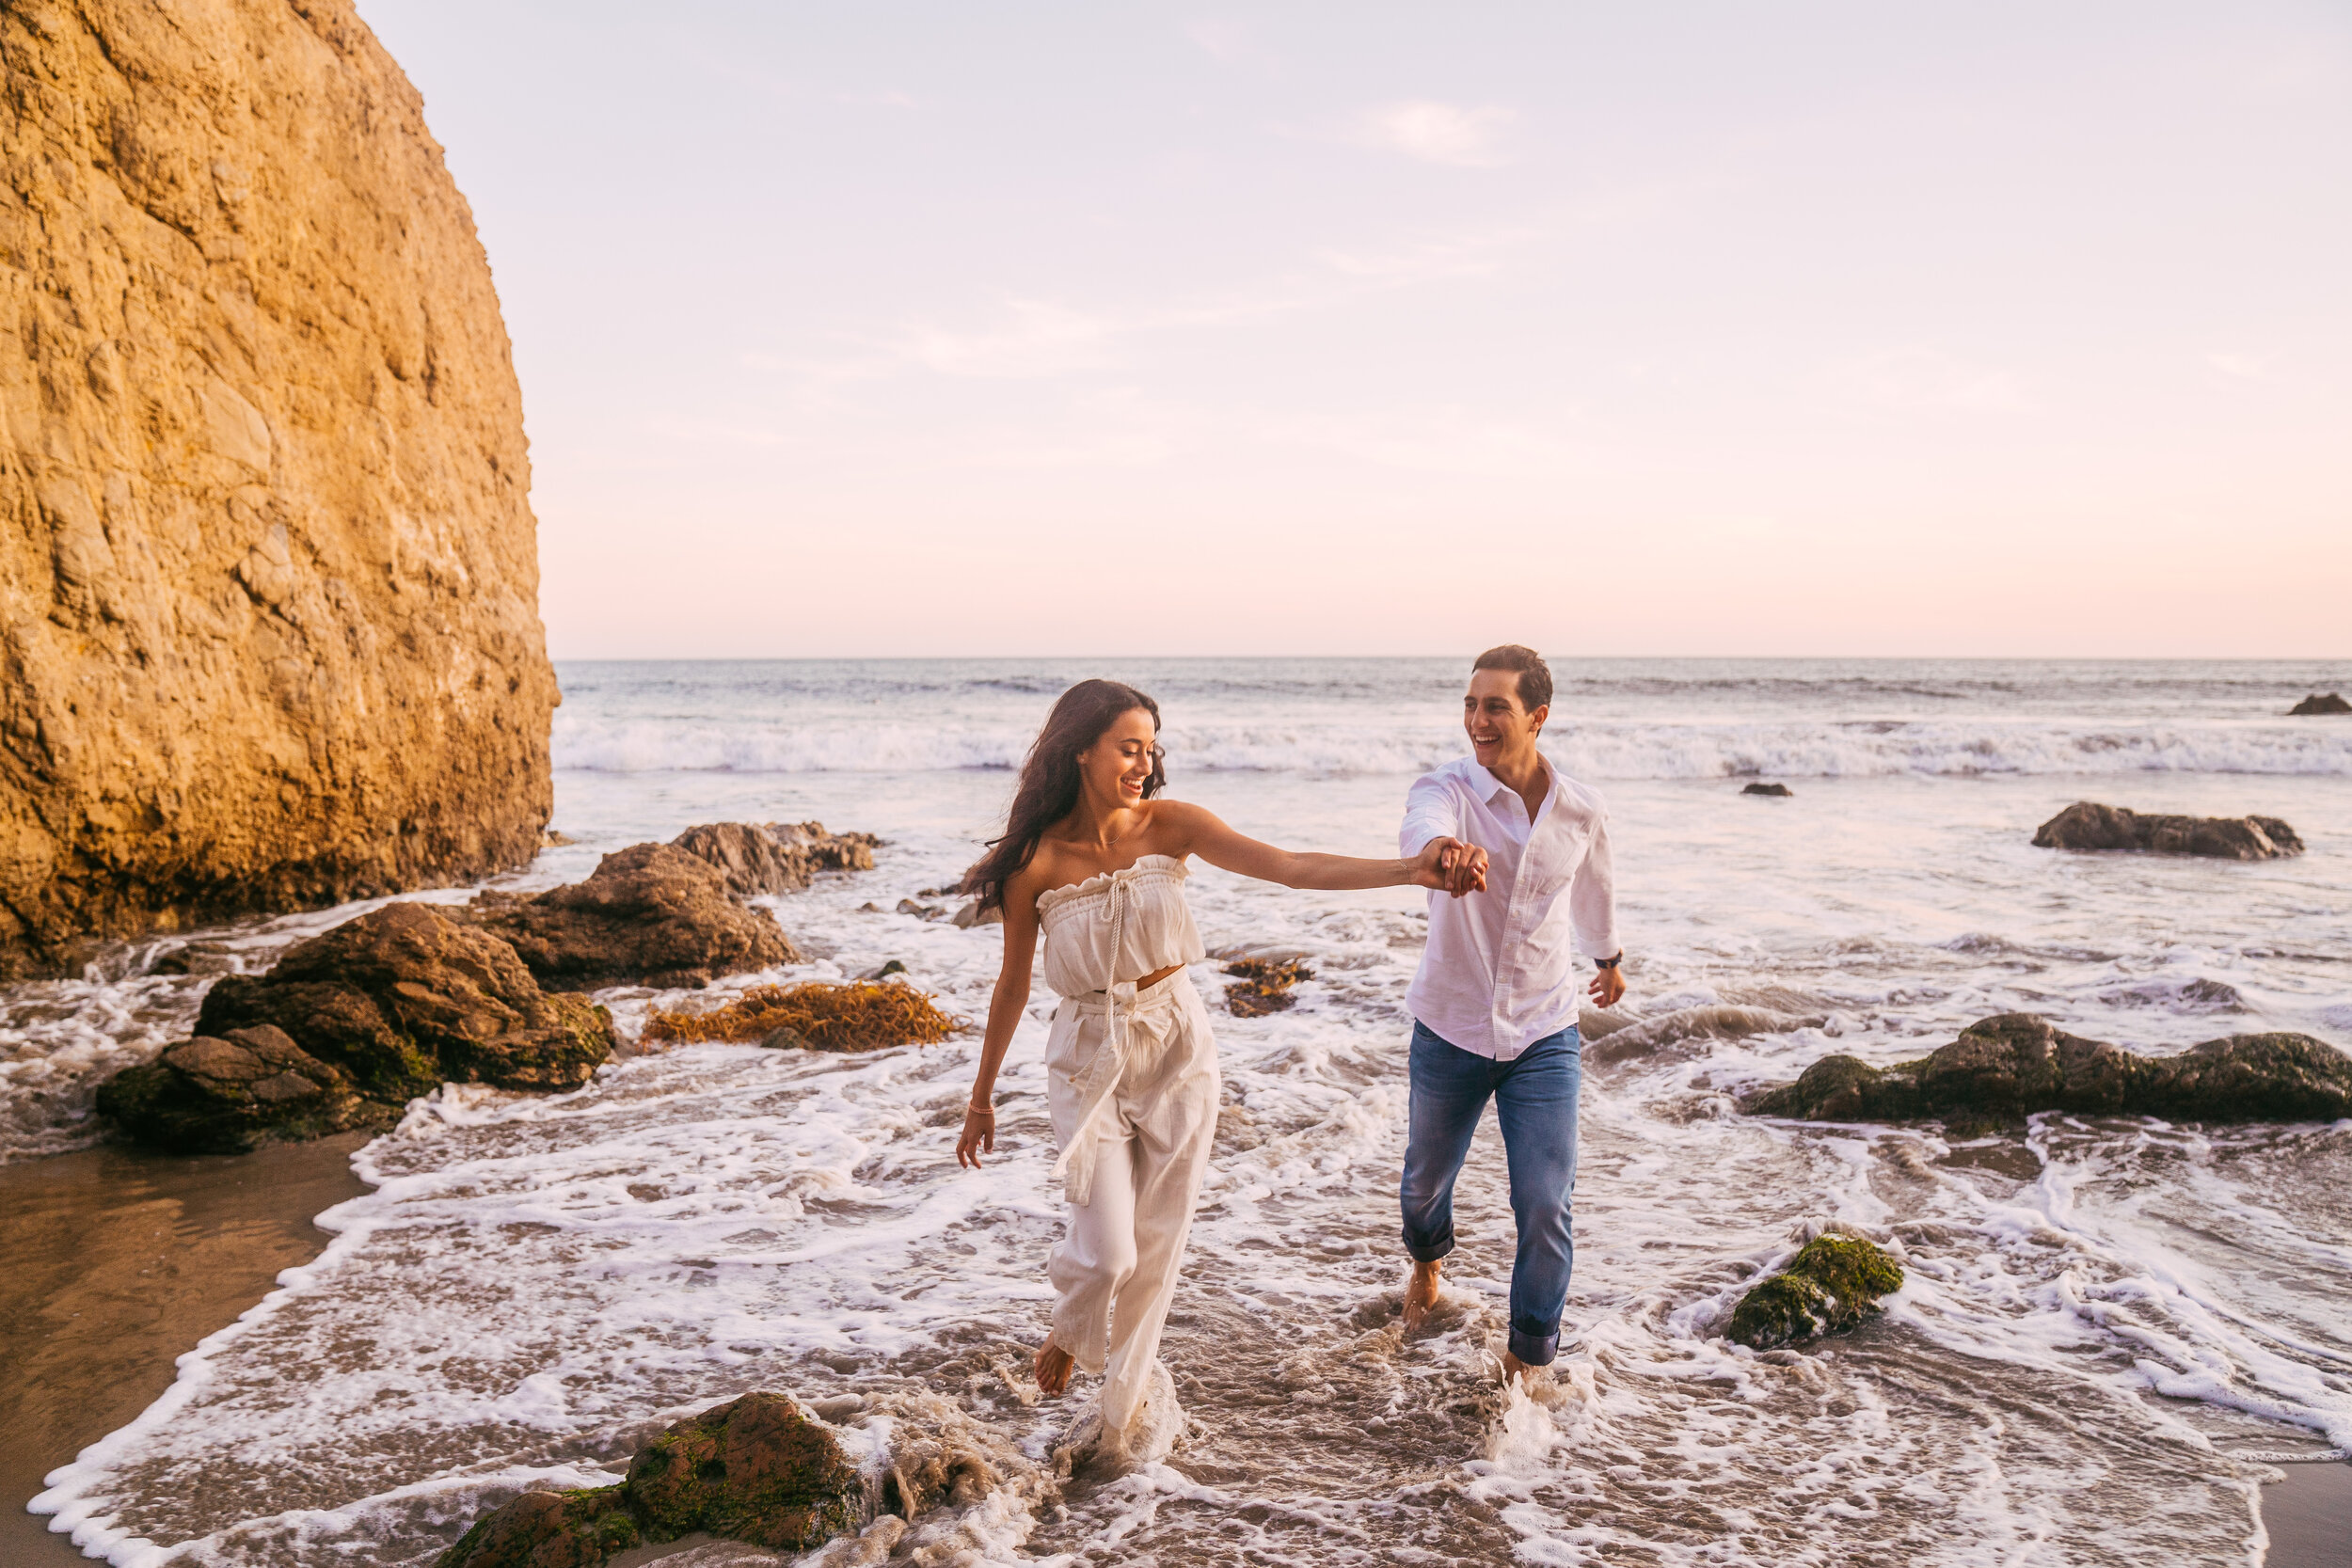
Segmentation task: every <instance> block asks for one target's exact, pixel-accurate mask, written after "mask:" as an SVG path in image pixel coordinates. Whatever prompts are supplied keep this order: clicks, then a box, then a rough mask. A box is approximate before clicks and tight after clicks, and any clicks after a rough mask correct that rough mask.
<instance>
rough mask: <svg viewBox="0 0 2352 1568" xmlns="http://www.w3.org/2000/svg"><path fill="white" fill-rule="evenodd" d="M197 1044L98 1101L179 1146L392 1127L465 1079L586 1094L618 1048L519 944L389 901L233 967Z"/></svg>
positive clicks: (608, 1028) (217, 1148)
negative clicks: (538, 975)
mask: <svg viewBox="0 0 2352 1568" xmlns="http://www.w3.org/2000/svg"><path fill="white" fill-rule="evenodd" d="M196 1036H197V1037H196V1038H194V1039H191V1040H188V1041H186V1042H184V1043H183V1044H180V1045H176V1046H173V1047H171V1048H170V1049H169V1050H167V1051H166V1052H165V1053H163V1054H162V1055H161V1056H159V1057H157V1058H156V1059H155V1060H154V1061H152V1062H148V1063H145V1064H143V1065H141V1066H139V1067H135V1068H130V1069H125V1070H124V1071H122V1072H119V1073H117V1074H116V1075H115V1076H114V1077H113V1078H112V1079H110V1080H108V1081H107V1082H106V1084H105V1085H103V1086H102V1087H101V1088H100V1089H99V1091H98V1108H99V1110H100V1112H101V1113H102V1114H103V1115H106V1116H108V1117H113V1118H114V1119H115V1121H117V1122H118V1123H119V1125H121V1127H122V1128H123V1129H124V1131H126V1132H130V1133H131V1134H132V1135H133V1136H135V1137H137V1138H139V1139H141V1140H143V1141H146V1142H150V1143H153V1144H156V1145H158V1146H160V1147H162V1148H168V1149H172V1150H174V1151H176V1152H179V1153H187V1154H196V1153H236V1152H241V1151H243V1150H246V1149H249V1148H255V1147H257V1146H259V1145H261V1144H263V1143H269V1142H282V1141H288V1140H292V1139H296V1138H310V1137H319V1136H322V1135H324V1134H325V1133H327V1132H340V1131H342V1129H344V1128H348V1127H363V1126H373V1127H382V1126H389V1125H390V1124H391V1123H393V1122H395V1121H397V1120H398V1119H399V1118H400V1113H401V1109H402V1107H404V1106H405V1104H406V1103H407V1102H408V1101H410V1100H411V1099H413V1098H414V1097H416V1096H418V1095H421V1094H427V1093H430V1092H431V1091H432V1090H433V1088H434V1087H435V1086H436V1085H439V1084H442V1083H445V1082H448V1081H450V1080H457V1081H460V1082H466V1083H483V1084H495V1085H499V1086H501V1087H502V1088H510V1089H540V1090H548V1089H571V1088H578V1087H579V1086H580V1085H582V1084H585V1083H586V1082H588V1080H589V1078H590V1077H591V1076H593V1075H594V1073H595V1072H596V1068H597V1066H598V1064H600V1063H602V1062H603V1061H605V1060H606V1059H607V1058H608V1057H610V1056H611V1054H612V1045H613V1039H614V1037H613V1033H612V1019H611V1017H610V1016H609V1015H608V1014H606V1012H605V1010H604V1009H603V1008H602V1007H599V1006H596V1004H595V1003H593V1002H591V1001H589V1000H588V999H587V998H586V997H584V996H580V995H577V994H573V993H568V992H556V993H553V994H549V993H548V992H545V991H542V990H540V989H539V986H538V984H537V982H535V981H533V980H532V977H531V974H530V972H529V971H527V970H526V969H524V968H523V965H522V962H521V960H520V959H518V958H516V956H515V950H514V949H513V948H511V947H509V946H507V945H506V943H504V942H500V941H498V940H497V939H496V938H494V937H490V936H487V935H485V934H484V933H482V932H480V931H475V930H470V929H469V928H468V927H465V926H462V925H460V924H458V923H457V922H456V921H453V920H452V919H450V918H449V916H448V915H447V914H445V913H444V912H442V911H440V910H438V909H436V908H435V907H433V906H432V905H429V904H413V903H400V904H387V905H385V906H384V907H383V908H382V909H380V910H375V911H371V912H369V913H367V914H363V915H361V916H360V917H359V918H358V919H357V920H352V921H346V922H345V923H344V924H342V925H341V926H338V927H335V928H334V929H333V930H331V931H328V932H326V934H325V935H323V936H316V937H312V938H311V939H310V941H308V942H301V943H298V944H297V945H295V946H294V947H293V948H290V949H289V950H288V951H287V953H286V956H285V957H284V958H281V959H279V960H278V966H277V967H276V968H275V969H272V970H271V971H270V972H269V973H268V974H264V975H259V976H255V975H241V974H229V975H223V976H222V977H221V978H220V979H219V980H218V981H216V982H215V984H214V986H213V989H212V990H210V991H208V992H206V993H205V997H204V1006H203V1008H202V1010H201V1011H200V1012H199V1013H198V1014H197V1020H196Z"/></svg>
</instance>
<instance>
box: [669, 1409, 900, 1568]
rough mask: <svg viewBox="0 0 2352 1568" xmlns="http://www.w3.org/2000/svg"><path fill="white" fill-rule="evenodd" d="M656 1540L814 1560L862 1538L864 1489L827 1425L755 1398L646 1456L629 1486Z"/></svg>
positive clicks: (716, 1413)
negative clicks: (735, 1546)
mask: <svg viewBox="0 0 2352 1568" xmlns="http://www.w3.org/2000/svg"><path fill="white" fill-rule="evenodd" d="M623 1491H624V1492H625V1493H626V1494H627V1496H628V1502H629V1507H630V1509H631V1510H632V1512H634V1513H636V1515H637V1517H638V1518H639V1519H640V1520H641V1521H642V1522H643V1523H644V1528H645V1534H646V1536H647V1538H648V1539H650V1540H656V1541H667V1540H675V1539H676V1538H677V1537H678V1536H681V1535H684V1534H686V1533H687V1532H688V1531H690V1530H707V1531H708V1532H709V1533H710V1534H712V1535H722V1536H724V1537H726V1538H727V1539H728V1540H730V1541H747V1542H750V1543H751V1544H753V1545H755V1546H775V1547H782V1548H786V1549H789V1550H793V1551H805V1550H807V1549H808V1548H809V1547H811V1546H817V1545H821V1544H824V1543H825V1542H826V1541H829V1540H831V1539H832V1538H833V1537H834V1536H835V1535H837V1534H839V1533H840V1532H841V1531H843V1530H844V1529H848V1528H853V1527H854V1526H855V1525H856V1523H857V1519H858V1514H859V1511H860V1507H861V1503H862V1499H863V1497H864V1494H865V1489H864V1487H863V1485H862V1484H861V1483H860V1481H859V1480H858V1473H857V1467H856V1466H855V1465H851V1464H850V1460H849V1457H848V1456H847V1455H846V1454H844V1453H843V1452H842V1451H841V1445H840V1444H839V1442H838V1441H836V1440H835V1439H834V1435H833V1433H831V1432H830V1431H829V1430H827V1429H826V1428H825V1427H824V1425H823V1424H821V1423H820V1422H818V1421H815V1420H812V1419H811V1418H809V1417H807V1416H806V1415H804V1414H803V1412H802V1410H801V1407H800V1406H799V1405H798V1404H797V1403H795V1402H793V1401H792V1399H791V1398H790V1397H788V1396H787V1395H784V1394H770V1393H755V1394H746V1395H744V1396H743V1397H742V1398H741V1399H739V1400H733V1401H730V1402H727V1403H725V1404H723V1405H719V1406H717V1407H716V1408H714V1409H710V1410H706V1411H704V1412H702V1414H700V1415H698V1416H691V1417H689V1418H686V1419H685V1420H683V1421H680V1422H678V1423H677V1424H676V1425H675V1426H673V1427H672V1428H670V1429H669V1431H667V1432H665V1433H662V1434H661V1435H660V1436H659V1437H657V1438H655V1439H654V1440H653V1441H652V1442H651V1443H648V1444H647V1445H646V1446H645V1447H644V1448H643V1449H639V1450H638V1453H637V1457H636V1458H635V1459H633V1460H631V1461H630V1462H629V1466H628V1481H627V1482H626V1483H625V1485H624V1486H623Z"/></svg>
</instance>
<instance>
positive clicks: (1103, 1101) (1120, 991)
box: [1054, 970, 1190, 1209]
mask: <svg viewBox="0 0 2352 1568" xmlns="http://www.w3.org/2000/svg"><path fill="white" fill-rule="evenodd" d="M1187 984H1190V981H1189V980H1188V979H1187V978H1186V977H1185V975H1184V971H1182V970H1178V971H1177V972H1176V973H1175V974H1171V975H1169V976H1168V978H1167V979H1165V980H1155V981H1153V982H1152V984H1151V985H1149V986H1147V987H1145V988H1144V989H1143V990H1136V983H1135V982H1134V981H1133V980H1121V981H1120V983H1119V984H1117V985H1115V986H1112V987H1110V988H1109V989H1108V990H1089V991H1082V992H1080V993H1079V994H1078V995H1076V996H1065V997H1063V998H1062V1006H1066V1007H1074V1008H1076V1009H1077V1010H1078V1011H1079V1012H1080V1013H1098V1014H1101V1015H1102V1016H1103V1021H1104V1022H1103V1043H1102V1044H1101V1045H1099V1046H1097V1047H1096V1048H1095V1052H1094V1055H1093V1057H1092V1059H1090V1060H1089V1062H1088V1063H1087V1065H1086V1069H1085V1070H1084V1071H1082V1072H1080V1073H1079V1074H1078V1075H1077V1076H1076V1077H1075V1078H1073V1080H1072V1081H1071V1086H1072V1087H1073V1088H1075V1089H1076V1090H1077V1091H1078V1125H1077V1127H1076V1129H1075V1130H1074V1131H1073V1132H1071V1134H1070V1141H1069V1142H1067V1143H1065V1144H1064V1145H1062V1151H1061V1157H1060V1158H1059V1159H1057V1160H1056V1161H1055V1162H1054V1176H1055V1179H1056V1180H1059V1181H1060V1182H1061V1183H1062V1193H1063V1195H1064V1196H1067V1197H1068V1198H1069V1199H1070V1201H1071V1202H1073V1203H1074V1204H1076V1205H1078V1207H1080V1208H1081V1209H1083V1208H1085V1207H1086V1206H1087V1204H1088V1203H1089V1201H1091V1200H1092V1198H1093V1196H1094V1159H1095V1155H1096V1153H1097V1152H1098V1151H1099V1150H1100V1148H1102V1142H1103V1140H1102V1131H1103V1126H1104V1122H1105V1121H1106V1120H1108V1119H1109V1115H1110V1110H1111V1107H1112V1106H1113V1105H1114V1104H1115V1102H1116V1095H1115V1093H1114V1091H1115V1090H1117V1089H1118V1087H1119V1085H1120V1080H1121V1079H1123V1078H1125V1077H1126V1076H1127V1069H1128V1068H1129V1067H1130V1066H1132V1065H1133V1055H1132V1037H1131V1034H1130V1032H1129V1029H1128V1024H1129V1023H1130V1022H1132V1021H1133V1019H1134V1017H1135V1015H1136V1012H1137V1011H1138V1010H1147V1011H1148V1010H1150V1009H1152V1008H1155V1007H1159V1006H1166V1005H1167V1004H1168V1003H1170V1002H1173V1001H1175V1000H1176V998H1177V996H1178V994H1179V993H1178V992H1177V990H1176V987H1177V986H1179V985H1187Z"/></svg>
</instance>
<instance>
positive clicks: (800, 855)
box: [670, 822, 882, 898]
mask: <svg viewBox="0 0 2352 1568" xmlns="http://www.w3.org/2000/svg"><path fill="white" fill-rule="evenodd" d="M670 842H671V843H672V844H674V845H675V846H676V847H678V848H680V849H683V850H685V851H686V852H687V853H688V854H690V855H692V856H693V857H695V858H696V859H697V860H701V861H705V862H707V863H709V864H711V865H712V866H715V867H716V868H717V869H718V871H719V872H720V874H721V875H722V876H723V877H725V878H726V880H727V891H728V892H729V893H731V894H733V895H735V896H736V897H738V898H753V897H757V896H759V895H763V894H776V893H798V892H800V891H801V890H802V889H803V888H805V887H806V886H808V884H809V879H810V878H812V877H814V876H815V875H816V874H817V873H818V872H819V871H871V870H873V869H874V847H875V846H876V845H877V844H879V843H881V842H882V841H881V840H880V839H878V838H876V837H875V836H874V835H873V834H872V833H829V832H826V831H825V825H824V824H823V823H822V822H768V823H757V822H707V823H704V824H703V825H701V826H700V827H694V828H689V829H687V830H686V831H685V832H682V833H680V834H678V835H677V837H675V838H674V839H672V840H671V841H670Z"/></svg>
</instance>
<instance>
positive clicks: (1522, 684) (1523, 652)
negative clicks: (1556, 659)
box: [1470, 642, 1551, 713]
mask: <svg viewBox="0 0 2352 1568" xmlns="http://www.w3.org/2000/svg"><path fill="white" fill-rule="evenodd" d="M1470 668H1471V669H1472V670H1473V671H1477V670H1508V671H1511V672H1512V673H1515V674H1517V675H1518V677H1519V706H1521V707H1523V708H1525V709H1527V711H1528V712H1530V713H1533V712H1534V711H1535V710H1536V709H1537V708H1539V707H1543V706H1545V705H1547V704H1549V702H1550V701H1551V666H1550V665H1549V664H1546V663H1545V662H1544V656H1543V655H1541V654H1539V653H1537V652H1536V651H1535V650H1534V649H1533V648H1522V647H1520V646H1519V645H1518V643H1517V642H1505V643H1504V644H1503V645H1502V647H1500V648H1489V649H1487V650H1486V652H1485V653H1483V654H1480V655H1479V656H1478V658H1477V661H1476V662H1475V663H1473V664H1471V666H1470Z"/></svg>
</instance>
